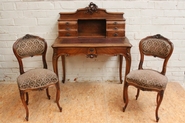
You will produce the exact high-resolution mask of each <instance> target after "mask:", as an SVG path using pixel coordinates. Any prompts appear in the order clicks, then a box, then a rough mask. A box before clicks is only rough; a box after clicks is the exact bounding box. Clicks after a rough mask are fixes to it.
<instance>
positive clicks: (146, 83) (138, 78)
mask: <svg viewBox="0 0 185 123" xmlns="http://www.w3.org/2000/svg"><path fill="white" fill-rule="evenodd" d="M126 80H127V82H128V83H133V84H134V85H138V86H139V87H142V88H145V89H147V88H153V89H165V88H166V84H167V82H168V79H167V77H166V76H164V75H162V74H160V73H158V72H156V71H154V70H134V71H132V72H130V73H129V74H128V75H127V76H126Z"/></svg>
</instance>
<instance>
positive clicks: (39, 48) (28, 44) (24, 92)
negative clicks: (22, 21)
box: [13, 34, 62, 121]
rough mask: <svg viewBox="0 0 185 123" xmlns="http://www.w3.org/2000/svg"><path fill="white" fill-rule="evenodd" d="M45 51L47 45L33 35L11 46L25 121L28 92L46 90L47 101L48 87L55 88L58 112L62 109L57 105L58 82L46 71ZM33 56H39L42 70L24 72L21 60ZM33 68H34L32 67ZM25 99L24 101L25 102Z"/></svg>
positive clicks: (27, 112)
mask: <svg viewBox="0 0 185 123" xmlns="http://www.w3.org/2000/svg"><path fill="white" fill-rule="evenodd" d="M46 51H47V43H46V42H45V40H44V39H43V38H41V37H38V36H34V35H29V34H27V35H25V36H24V37H22V38H19V39H17V41H16V42H15V43H14V44H13V52H14V54H15V56H16V58H17V60H18V63H19V71H20V75H19V76H18V78H17V84H18V88H19V92H20V97H21V100H22V103H23V105H24V107H25V109H26V118H25V119H26V120H27V121H28V119H29V111H28V107H27V105H28V100H29V96H28V92H29V91H32V90H44V89H46V94H47V97H48V99H50V95H49V87H50V86H55V87H56V103H57V106H58V108H59V110H60V112H61V111H62V108H61V107H60V105H59V99H60V86H59V80H58V77H57V75H56V74H55V73H54V72H53V71H51V70H49V69H47V63H46ZM33 56H40V57H41V60H42V63H43V68H36V69H29V70H26V71H25V70H24V64H23V63H24V62H26V60H23V59H24V58H27V57H33ZM33 68H35V67H34V66H33ZM25 97H26V100H25Z"/></svg>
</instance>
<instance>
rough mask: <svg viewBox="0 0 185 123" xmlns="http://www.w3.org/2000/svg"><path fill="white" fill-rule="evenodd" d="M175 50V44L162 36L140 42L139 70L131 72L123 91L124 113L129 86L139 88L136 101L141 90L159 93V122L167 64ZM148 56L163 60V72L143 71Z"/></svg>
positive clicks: (166, 80) (156, 112) (157, 119)
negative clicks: (145, 58)
mask: <svg viewBox="0 0 185 123" xmlns="http://www.w3.org/2000/svg"><path fill="white" fill-rule="evenodd" d="M173 49H174V48H173V43H172V42H170V41H169V40H168V39H167V38H165V37H163V36H161V35H160V34H157V35H154V36H148V37H146V38H144V39H142V40H141V41H140V43H139V51H140V62H139V66H138V70H133V71H131V72H130V73H129V74H127V76H126V78H125V83H124V91H123V96H124V101H125V106H124V107H123V112H125V109H126V107H127V105H128V86H129V85H132V86H134V87H136V88H137V94H136V100H137V99H138V96H139V92H140V90H142V91H156V92H157V98H156V102H157V106H156V111H155V116H156V121H157V122H158V121H159V117H158V109H159V106H160V104H161V102H162V99H163V94H164V91H165V88H166V85H167V82H168V79H167V77H166V76H165V73H166V68H167V62H168V60H169V58H170V56H171V54H172V52H173ZM146 56H154V57H157V58H159V59H161V61H162V63H163V64H162V71H160V70H156V69H154V68H152V69H146V68H145V69H143V63H144V57H146ZM153 67H154V66H153Z"/></svg>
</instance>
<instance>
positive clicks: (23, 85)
mask: <svg viewBox="0 0 185 123" xmlns="http://www.w3.org/2000/svg"><path fill="white" fill-rule="evenodd" d="M56 82H58V77H57V75H56V74H55V73H54V72H53V71H51V70H48V69H32V70H28V71H27V72H25V73H24V74H22V75H20V76H19V77H18V78H17V83H18V86H19V88H20V90H26V89H37V88H44V87H45V86H48V85H51V84H53V83H56Z"/></svg>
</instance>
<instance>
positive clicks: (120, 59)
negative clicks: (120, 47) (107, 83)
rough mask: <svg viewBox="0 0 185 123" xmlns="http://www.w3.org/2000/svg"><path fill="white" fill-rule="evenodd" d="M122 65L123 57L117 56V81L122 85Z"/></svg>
mask: <svg viewBox="0 0 185 123" xmlns="http://www.w3.org/2000/svg"><path fill="white" fill-rule="evenodd" d="M122 63H123V55H119V79H120V83H121V84H122V82H123V80H122Z"/></svg>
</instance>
